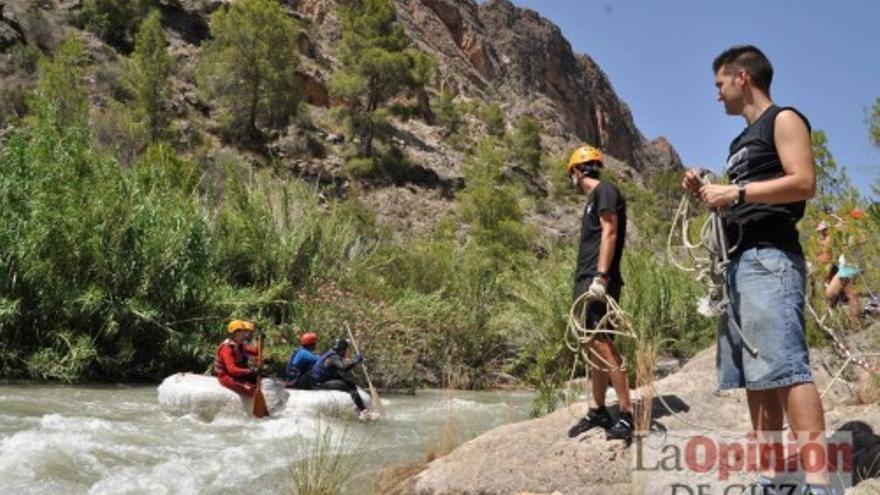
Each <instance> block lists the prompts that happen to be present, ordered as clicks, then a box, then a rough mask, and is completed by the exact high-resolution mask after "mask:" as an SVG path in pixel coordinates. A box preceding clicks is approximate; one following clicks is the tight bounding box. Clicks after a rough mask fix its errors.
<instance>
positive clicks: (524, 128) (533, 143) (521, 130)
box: [511, 115, 543, 173]
mask: <svg viewBox="0 0 880 495" xmlns="http://www.w3.org/2000/svg"><path fill="white" fill-rule="evenodd" d="M541 130H542V127H541V123H540V122H538V121H537V120H535V119H534V118H533V117H530V116H528V115H524V116H523V117H521V118H520V119H519V120H518V121H517V123H516V129H515V130H514V133H513V138H512V140H511V141H512V142H511V144H512V146H511V150H512V152H513V153H514V156H513V157H511V159H512V161H513V162H515V163H519V164H521V165H522V166H523V168H525V169H526V170H528V171H529V172H532V173H535V172H537V171H538V170H539V169H540V168H541V154H542V152H543V148H542V147H541Z"/></svg>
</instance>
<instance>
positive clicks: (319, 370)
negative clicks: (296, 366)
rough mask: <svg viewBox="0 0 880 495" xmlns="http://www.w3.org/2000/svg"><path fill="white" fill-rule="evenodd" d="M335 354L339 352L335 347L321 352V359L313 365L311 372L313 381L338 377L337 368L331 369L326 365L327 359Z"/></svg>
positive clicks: (320, 381) (317, 381) (318, 381)
mask: <svg viewBox="0 0 880 495" xmlns="http://www.w3.org/2000/svg"><path fill="white" fill-rule="evenodd" d="M334 355H338V353H337V352H336V351H334V350H333V349H331V350H329V351H327V352H325V353H324V354H321V359H319V360H318V362H317V363H315V365H314V366H312V370H311V372H310V373H309V374H310V375H311V376H312V381H313V382H315V383H322V382H325V381H327V380H332V379H333V378H336V370H329V369H328V368H327V366H326V363H327V360H328V359H330V358H331V357H332V356H334Z"/></svg>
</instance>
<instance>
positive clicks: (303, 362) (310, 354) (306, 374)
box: [285, 332, 321, 390]
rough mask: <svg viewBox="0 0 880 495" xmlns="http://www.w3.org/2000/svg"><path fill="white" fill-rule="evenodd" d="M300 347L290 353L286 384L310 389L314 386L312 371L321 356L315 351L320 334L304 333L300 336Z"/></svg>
mask: <svg viewBox="0 0 880 495" xmlns="http://www.w3.org/2000/svg"><path fill="white" fill-rule="evenodd" d="M299 343H300V347H299V348H298V349H297V350H296V351H294V352H293V354H291V355H290V360H289V361H287V374H286V376H285V378H286V384H285V385H286V386H287V388H298V389H304V390H309V389H311V388H312V383H311V380H310V377H311V375H310V372H311V371H312V368H313V367H314V366H315V364H317V363H318V361H319V360H320V359H321V357H320V356H319V355H318V354H316V353H315V344H317V343H318V336H317V335H315V334H314V333H312V332H307V333H304V334H302V335H301V336H300V338H299Z"/></svg>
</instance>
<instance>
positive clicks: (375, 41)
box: [330, 0, 433, 157]
mask: <svg viewBox="0 0 880 495" xmlns="http://www.w3.org/2000/svg"><path fill="white" fill-rule="evenodd" d="M341 18H342V41H341V43H340V47H339V62H340V67H339V70H337V71H336V73H335V74H333V78H332V79H331V81H330V90H331V92H332V93H333V94H334V95H337V96H340V97H342V98H343V99H345V101H346V105H345V107H344V108H343V109H342V114H343V116H344V118H345V119H346V121H347V124H348V127H349V132H350V133H351V135H352V136H353V137H356V138H357V139H359V140H360V147H359V149H358V154H359V155H360V156H364V157H366V156H371V155H372V154H373V139H374V138H379V139H383V138H384V137H385V135H386V132H385V131H386V130H387V118H388V116H389V113H390V111H391V110H390V109H389V108H388V102H389V101H390V100H391V99H392V98H395V97H397V96H400V95H402V94H404V93H410V94H413V93H417V92H418V91H421V90H422V88H423V87H424V86H425V84H426V83H427V81H428V80H429V79H430V76H431V74H432V73H433V62H432V61H431V59H430V58H429V57H428V56H427V55H425V54H424V53H422V52H420V51H418V50H416V49H414V48H410V47H409V39H407V37H406V34H405V33H404V30H403V26H401V25H400V24H399V23H398V22H397V14H396V12H395V10H394V5H393V3H392V2H391V1H390V0H364V1H362V2H356V3H355V4H354V5H352V6H347V7H343V8H342V14H341Z"/></svg>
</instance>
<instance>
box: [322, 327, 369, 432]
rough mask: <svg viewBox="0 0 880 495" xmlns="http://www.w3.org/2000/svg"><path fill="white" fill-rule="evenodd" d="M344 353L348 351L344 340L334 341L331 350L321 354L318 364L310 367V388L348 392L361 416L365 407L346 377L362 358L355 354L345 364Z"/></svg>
mask: <svg viewBox="0 0 880 495" xmlns="http://www.w3.org/2000/svg"><path fill="white" fill-rule="evenodd" d="M346 351H348V341H347V340H345V339H344V338H338V339H336V342H335V343H334V344H333V348H332V349H330V350H329V351H327V352H325V353H324V354H322V355H321V358H320V360H319V361H318V363H317V364H315V366H313V367H312V371H311V373H310V380H311V382H312V386H313V387H314V388H316V389H319V390H340V391H343V392H348V394H349V395H350V396H351V400H353V401H354V404H355V405H356V406H357V408H358V411H359V412H360V413H361V414H362V415H363V414H364V411H366V409H367V407H366V405H364V401H363V399H361V396H360V393H358V389H357V385H355V383H354V380H352V379H351V378H350V377H348V376H347V375H348V371H349V370H351V369H352V368H354V367H355V366H357V365H358V364H360V363H361V362H363V360H364V357H363V356H362V355H361V354H357V355H356V356H355V358H354V359H353V360H352V361H349V362H345V353H346Z"/></svg>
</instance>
